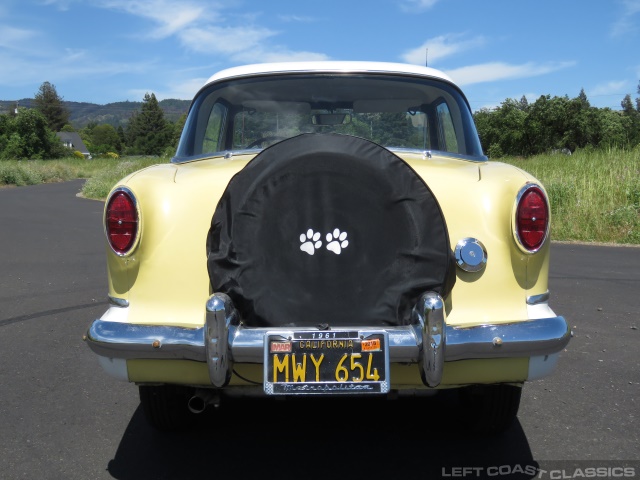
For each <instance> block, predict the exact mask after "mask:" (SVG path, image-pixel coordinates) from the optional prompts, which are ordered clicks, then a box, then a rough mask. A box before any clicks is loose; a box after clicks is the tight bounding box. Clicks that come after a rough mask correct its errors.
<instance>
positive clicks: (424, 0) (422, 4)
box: [400, 0, 439, 13]
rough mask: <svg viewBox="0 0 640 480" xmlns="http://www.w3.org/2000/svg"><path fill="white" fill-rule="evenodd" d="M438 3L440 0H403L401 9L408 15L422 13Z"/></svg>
mask: <svg viewBox="0 0 640 480" xmlns="http://www.w3.org/2000/svg"><path fill="white" fill-rule="evenodd" d="M438 2H439V0H402V1H401V3H400V9H401V10H402V11H403V12H407V13H413V12H422V11H424V10H428V9H430V8H431V7H433V6H434V5H435V4H436V3H438Z"/></svg>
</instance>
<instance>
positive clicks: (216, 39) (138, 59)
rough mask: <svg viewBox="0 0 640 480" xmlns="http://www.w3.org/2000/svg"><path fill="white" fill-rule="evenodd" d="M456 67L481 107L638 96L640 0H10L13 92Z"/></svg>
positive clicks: (87, 94) (4, 95) (192, 87)
mask: <svg viewBox="0 0 640 480" xmlns="http://www.w3.org/2000/svg"><path fill="white" fill-rule="evenodd" d="M427 51H428V63H429V66H430V67H434V68H438V69H440V70H443V71H444V72H446V73H448V74H449V75H450V76H451V77H453V79H454V80H456V81H457V82H458V83H459V84H460V85H461V86H462V88H463V90H464V91H465V93H466V94H467V97H468V98H469V101H470V103H471V106H472V108H473V109H474V110H477V109H480V108H483V107H493V106H497V105H499V104H500V103H501V102H502V101H504V100H505V99H507V98H515V99H520V98H521V97H522V96H523V95H525V96H526V97H527V99H528V100H529V101H535V99H536V98H538V97H539V96H540V95H546V94H550V95H552V96H553V95H558V96H562V95H568V96H569V97H571V98H573V97H575V96H577V95H578V94H579V92H580V89H581V88H584V90H585V92H586V94H587V97H588V98H589V100H590V102H591V104H592V105H594V106H597V107H611V108H613V109H619V108H620V101H621V100H622V98H623V97H624V95H626V94H631V95H632V97H633V98H636V97H637V96H638V94H637V87H638V81H639V80H640V0H594V1H591V0H535V1H525V0H520V1H518V0H362V1H361V0H358V1H355V0H352V1H350V0H340V1H338V0H322V1H314V2H311V1H304V0H269V1H267V0H216V1H210V0H180V1H169V0H2V4H0V100H17V99H20V98H29V97H33V96H34V95H35V93H36V92H37V91H38V88H39V87H40V85H41V84H42V83H43V82H45V81H48V82H50V83H52V84H54V85H55V87H56V89H57V92H58V94H59V95H60V96H62V97H63V98H64V100H69V101H77V102H92V103H99V104H105V103H110V102H117V101H124V100H130V101H141V100H142V99H143V97H144V95H145V93H147V92H149V93H151V92H153V93H154V94H155V95H156V97H157V98H158V99H159V100H162V99H165V98H179V99H185V100H187V99H188V100H190V99H191V98H192V96H193V95H194V94H195V92H196V91H197V90H198V88H199V87H200V86H201V84H202V83H203V82H204V81H205V80H206V79H207V78H208V77H209V76H211V75H212V74H213V73H215V72H216V71H218V70H221V69H224V68H227V67H231V66H236V65H242V64H246V63H261V62H267V61H286V60H323V59H327V60H373V61H391V62H403V63H414V64H420V65H423V64H424V63H425V55H426V52H427Z"/></svg>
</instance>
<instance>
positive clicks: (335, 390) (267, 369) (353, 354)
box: [264, 330, 390, 395]
mask: <svg viewBox="0 0 640 480" xmlns="http://www.w3.org/2000/svg"><path fill="white" fill-rule="evenodd" d="M387 343H388V342H387V333H386V332H384V331H374V332H372V331H366V332H359V331H352V330H349V331H338V330H329V331H318V330H316V331H295V332H294V331H291V332H286V333H283V332H278V333H273V332H268V333H267V334H266V335H265V343H264V345H265V346H264V390H265V392H266V393H267V394H269V395H311V394H331V395H333V394H367V393H378V394H379V393H387V392H388V391H389V385H390V382H389V379H388V371H389V349H388V345H387Z"/></svg>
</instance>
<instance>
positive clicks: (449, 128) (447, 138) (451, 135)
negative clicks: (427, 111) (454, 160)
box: [436, 102, 459, 153]
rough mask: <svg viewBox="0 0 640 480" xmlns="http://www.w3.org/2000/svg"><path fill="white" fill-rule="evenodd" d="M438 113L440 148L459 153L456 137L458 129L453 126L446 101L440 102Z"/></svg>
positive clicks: (437, 108)
mask: <svg viewBox="0 0 640 480" xmlns="http://www.w3.org/2000/svg"><path fill="white" fill-rule="evenodd" d="M436 113H437V114H438V141H439V144H440V150H442V151H444V152H452V153H458V151H459V150H458V138H457V137H456V130H455V128H454V126H453V119H452V118H451V112H450V111H449V106H448V105H447V104H446V103H445V102H442V103H440V104H438V106H437V107H436Z"/></svg>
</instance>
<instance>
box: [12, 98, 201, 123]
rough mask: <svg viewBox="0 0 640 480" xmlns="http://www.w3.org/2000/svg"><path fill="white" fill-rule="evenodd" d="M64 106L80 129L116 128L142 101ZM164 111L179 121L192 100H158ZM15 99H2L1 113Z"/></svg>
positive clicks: (29, 104)
mask: <svg viewBox="0 0 640 480" xmlns="http://www.w3.org/2000/svg"><path fill="white" fill-rule="evenodd" d="M62 103H63V104H64V106H65V107H66V108H67V110H69V114H70V115H69V121H70V122H71V125H73V127H74V128H75V129H80V128H83V127H85V126H87V124H89V123H91V122H95V123H98V124H103V123H108V124H110V125H113V126H114V127H115V128H117V127H118V126H120V125H121V126H122V127H126V125H127V123H129V118H131V115H132V114H133V112H134V111H138V112H139V111H141V110H142V102H129V101H126V102H115V103H107V104H106V105H98V104H96V103H84V102H68V101H65V100H63V102H62ZM158 104H159V105H160V108H162V110H163V111H164V118H165V119H166V120H168V121H170V122H175V121H177V120H178V119H179V118H180V116H181V115H182V114H183V113H187V111H188V110H189V105H190V104H191V100H175V99H168V100H162V101H160V102H158ZM18 105H19V106H21V107H26V108H34V107H35V102H34V100H33V99H32V98H23V99H22V100H18ZM14 106H15V101H13V100H0V114H2V113H8V112H9V110H10V109H12V108H14Z"/></svg>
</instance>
